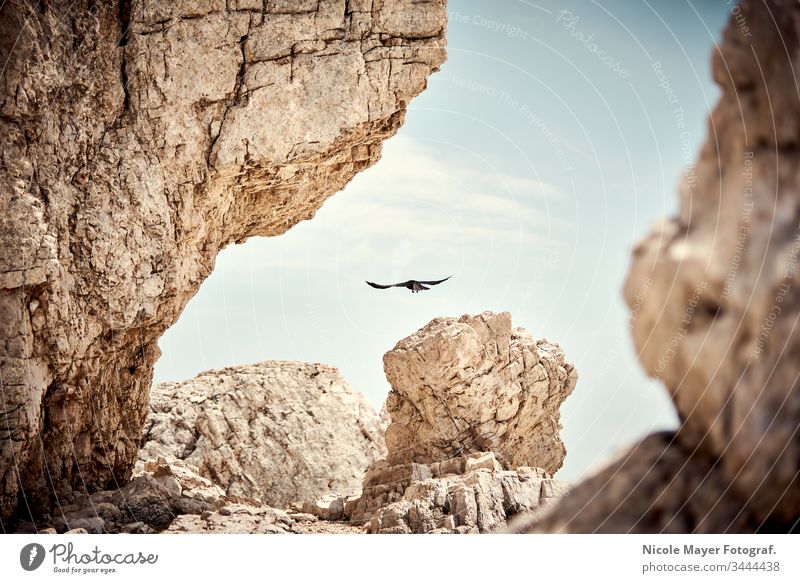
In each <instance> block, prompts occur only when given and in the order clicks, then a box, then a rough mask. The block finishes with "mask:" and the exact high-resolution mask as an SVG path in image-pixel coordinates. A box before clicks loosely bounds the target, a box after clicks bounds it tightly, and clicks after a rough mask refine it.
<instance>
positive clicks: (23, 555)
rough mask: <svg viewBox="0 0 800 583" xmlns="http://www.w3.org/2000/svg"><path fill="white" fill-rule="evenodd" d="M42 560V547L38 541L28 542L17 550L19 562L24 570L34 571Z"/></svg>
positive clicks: (40, 564)
mask: <svg viewBox="0 0 800 583" xmlns="http://www.w3.org/2000/svg"><path fill="white" fill-rule="evenodd" d="M43 562H44V547H43V546H42V545H40V544H39V543H30V544H27V545H25V546H24V547H22V550H21V551H20V552H19V564H20V565H22V568H23V569H25V570H26V571H35V570H36V569H38V568H39V567H41V566H42V563H43Z"/></svg>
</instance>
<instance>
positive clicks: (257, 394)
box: [139, 361, 386, 520]
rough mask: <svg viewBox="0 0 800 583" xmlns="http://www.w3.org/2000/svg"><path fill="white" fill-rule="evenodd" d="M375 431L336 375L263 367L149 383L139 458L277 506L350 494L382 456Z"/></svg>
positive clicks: (291, 365) (299, 366) (369, 411)
mask: <svg viewBox="0 0 800 583" xmlns="http://www.w3.org/2000/svg"><path fill="white" fill-rule="evenodd" d="M380 425H381V422H380V418H379V417H378V414H377V413H376V412H375V410H374V409H373V408H372V405H370V403H369V402H368V401H367V399H366V398H365V397H364V396H363V395H362V394H360V393H357V392H356V391H354V390H353V389H351V388H350V386H349V385H348V384H347V382H346V381H345V380H344V379H343V378H342V375H341V374H340V373H339V371H338V370H337V369H335V368H333V367H331V366H327V365H323V364H309V363H304V362H291V361H268V362H262V363H258V364H253V365H248V366H238V367H230V368H225V369H221V370H211V371H208V372H205V373H203V374H201V375H198V376H197V377H195V378H194V379H191V380H189V381H185V382H182V383H162V384H159V385H156V386H154V387H153V390H152V392H151V395H150V414H149V416H148V418H147V421H146V422H145V430H144V437H143V444H142V449H141V450H140V451H139V459H140V462H142V463H143V462H145V461H147V460H151V459H157V458H159V457H164V458H166V459H167V460H170V459H175V458H178V459H182V460H185V461H186V462H188V463H190V464H192V465H194V466H197V467H198V471H199V472H200V475H202V476H204V477H206V478H208V479H210V480H211V481H213V482H214V483H216V484H221V485H222V486H223V487H224V488H225V493H226V494H229V495H237V496H248V497H252V498H257V499H259V500H262V501H263V502H264V503H266V504H269V505H271V506H277V507H284V506H286V505H288V504H289V503H291V502H295V501H303V500H316V499H317V498H319V497H321V496H323V495H324V494H328V493H332V492H349V491H355V490H358V489H359V488H360V486H361V480H362V478H363V476H364V472H365V471H366V469H367V468H368V467H369V465H370V464H371V463H373V462H374V461H376V460H377V459H379V458H381V457H383V456H385V455H386V448H385V446H384V441H383V432H382V430H381V426H380ZM340 514H341V513H340ZM326 520H338V519H337V518H326Z"/></svg>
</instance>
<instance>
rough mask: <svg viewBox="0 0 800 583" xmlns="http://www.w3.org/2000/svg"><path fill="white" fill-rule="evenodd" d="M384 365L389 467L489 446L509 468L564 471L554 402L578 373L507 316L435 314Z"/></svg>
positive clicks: (557, 405) (572, 384)
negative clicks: (532, 467)
mask: <svg viewBox="0 0 800 583" xmlns="http://www.w3.org/2000/svg"><path fill="white" fill-rule="evenodd" d="M383 362H384V369H385V371H386V378H387V379H388V380H389V383H390V384H391V385H392V390H391V392H390V393H389V397H388V399H387V401H386V409H387V411H388V413H389V415H390V416H391V423H390V424H389V427H388V429H387V430H386V446H387V448H388V450H389V454H388V457H387V461H388V462H389V464H391V465H397V464H404V463H431V462H438V461H442V460H445V459H448V458H452V457H457V456H459V455H461V454H463V453H471V452H482V451H491V452H493V453H494V454H495V455H496V456H497V459H498V460H499V461H500V462H501V463H502V465H503V467H505V468H507V469H513V468H516V467H520V466H535V467H540V468H544V469H545V470H546V471H548V472H550V473H554V472H555V471H556V470H558V469H559V468H560V467H561V464H562V463H563V460H564V456H565V455H566V450H565V448H564V444H563V443H562V442H561V439H560V437H559V433H558V432H559V430H560V429H561V426H560V424H559V419H560V407H561V403H562V402H563V401H564V399H566V398H567V396H569V394H570V393H571V392H572V390H573V389H574V388H575V383H576V382H577V379H578V374H577V371H576V370H575V368H574V367H573V366H572V365H571V364H570V363H568V362H567V361H566V359H565V358H564V352H563V351H562V350H561V348H560V347H559V346H558V345H557V344H553V343H550V342H548V341H546V340H538V341H537V340H533V339H532V338H531V336H530V334H529V333H528V332H527V331H526V330H524V329H522V328H512V326H511V314H509V313H508V312H501V313H498V314H494V313H492V312H484V313H483V314H479V315H477V316H469V315H465V316H462V317H461V318H436V319H434V320H433V321H431V322H430V323H429V324H428V325H426V326H425V327H424V328H422V329H421V330H419V331H417V332H415V333H414V334H412V335H411V336H409V337H408V338H405V339H403V340H401V341H400V342H399V343H398V344H397V346H395V347H394V348H393V349H392V350H390V351H389V352H387V353H386V354H385V355H384V359H383Z"/></svg>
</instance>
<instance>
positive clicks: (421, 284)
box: [367, 275, 453, 294]
mask: <svg viewBox="0 0 800 583" xmlns="http://www.w3.org/2000/svg"><path fill="white" fill-rule="evenodd" d="M451 277H453V276H452V275H448V276H447V277H445V278H444V279H438V280H436V281H417V280H416V279H409V280H408V281H404V282H402V283H392V284H389V285H381V284H379V283H372V282H371V281H368V282H367V285H371V286H372V287H374V288H376V289H389V288H390V287H405V288H408V289H410V290H411V293H412V294H415V293H419V292H421V291H423V290H426V289H431V288H429V287H426V286H428V285H436V284H438V283H442V282H443V281H447V280H448V279H450V278H451Z"/></svg>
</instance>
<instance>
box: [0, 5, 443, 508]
mask: <svg viewBox="0 0 800 583" xmlns="http://www.w3.org/2000/svg"><path fill="white" fill-rule="evenodd" d="M445 24H446V12H445V2H444V0H429V1H410V0H409V1H403V2H388V1H385V0H372V1H369V0H359V1H356V0H349V1H345V0H319V1H314V2H307V1H305V0H282V1H280V2H255V3H253V2H245V1H238V2H224V1H222V0H205V1H203V2H194V1H188V0H182V1H171V0H169V1H168V0H156V1H147V2H145V1H140V0H133V1H129V0H124V1H122V0H120V1H117V2H89V1H88V0H78V1H76V2H67V1H62V0H54V1H51V2H46V3H40V4H39V5H37V6H36V7H33V6H32V5H31V6H29V5H28V4H25V3H19V2H5V3H2V5H1V6H0V62H2V63H4V67H3V72H2V78H0V208H2V209H3V212H2V213H0V329H2V333H0V390H1V396H2V400H0V418H2V420H3V425H2V428H1V429H0V519H7V518H8V517H9V516H10V515H11V514H13V512H14V511H15V509H16V508H17V505H18V503H19V500H20V498H19V496H20V495H21V490H24V495H25V504H24V505H23V507H24V508H30V509H32V510H33V511H34V512H45V511H47V510H48V509H49V508H50V506H51V502H52V501H51V498H50V496H49V493H50V492H65V491H68V490H71V489H72V488H73V487H87V488H90V489H92V488H103V487H104V486H105V485H106V484H107V483H108V482H110V481H111V480H112V479H119V480H124V479H127V478H128V477H129V476H130V471H131V467H132V465H133V462H134V460H135V457H136V452H137V450H138V446H139V437H140V434H141V428H142V425H143V423H144V419H145V416H146V414H147V392H148V390H149V388H150V384H151V380H152V370H153V363H154V362H155V360H156V359H157V358H158V355H159V351H158V348H157V345H156V342H157V340H158V338H159V337H160V336H161V334H162V333H163V332H164V330H166V329H167V328H168V327H169V326H170V325H172V324H173V323H174V322H175V321H176V319H177V317H178V315H179V314H180V312H181V310H182V309H183V307H184V306H185V305H186V303H187V301H188V300H189V298H191V297H192V295H193V294H194V293H195V292H196V291H197V289H198V287H199V285H200V283H201V282H202V281H203V280H204V278H205V277H206V276H207V275H208V274H209V273H210V272H211V270H212V268H213V266H214V259H215V257H216V254H217V253H218V252H219V251H220V249H222V248H223V247H225V246H226V245H227V244H229V243H231V242H241V241H244V240H245V239H246V238H247V237H250V236H253V235H264V236H266V235H278V234H280V233H283V232H284V231H286V230H287V229H288V228H290V227H291V226H292V225H294V224H296V223H297V222H298V221H301V220H304V219H308V218H311V217H312V216H313V215H314V212H315V211H316V209H318V208H319V206H320V205H321V204H322V203H323V201H324V200H325V199H326V198H327V197H328V196H330V195H331V194H333V193H334V192H336V191H338V190H339V189H341V188H342V187H343V186H344V185H345V184H346V183H347V182H348V180H350V178H352V176H353V175H354V174H355V173H356V172H358V171H359V170H362V169H364V168H366V167H368V166H370V165H371V164H373V163H374V162H375V161H376V160H377V159H378V158H379V156H380V150H381V143H382V141H383V140H385V139H386V138H387V137H389V136H391V135H393V134H394V133H395V132H396V131H397V129H398V128H399V127H400V125H401V124H402V122H403V116H404V112H405V109H406V106H407V104H408V102H409V101H410V99H411V98H412V97H414V96H415V95H416V94H418V93H419V92H420V91H422V89H423V88H424V87H425V84H426V78H427V76H428V75H429V74H430V73H431V72H432V71H434V70H436V69H437V68H438V66H439V65H440V64H441V63H442V61H443V60H444V58H445V51H444V34H445Z"/></svg>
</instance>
